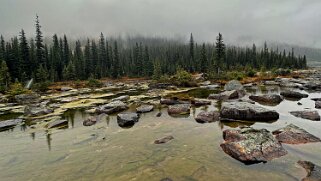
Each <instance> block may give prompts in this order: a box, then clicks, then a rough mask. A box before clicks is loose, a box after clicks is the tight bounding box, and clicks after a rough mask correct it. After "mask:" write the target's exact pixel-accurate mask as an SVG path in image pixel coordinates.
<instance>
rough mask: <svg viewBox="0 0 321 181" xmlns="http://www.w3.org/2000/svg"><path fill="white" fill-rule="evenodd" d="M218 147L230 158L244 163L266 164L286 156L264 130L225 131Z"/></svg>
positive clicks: (278, 144)
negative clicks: (222, 140)
mask: <svg viewBox="0 0 321 181" xmlns="http://www.w3.org/2000/svg"><path fill="white" fill-rule="evenodd" d="M223 138H224V140H225V141H224V142H223V143H222V144H221V145H220V146H221V148H222V149H223V151H224V152H225V153H226V154H228V155H230V156H231V157H233V158H235V159H237V160H239V161H241V162H243V163H245V164H252V163H259V162H267V161H269V160H272V159H274V158H278V157H281V156H283V155H286V154H287V151H286V150H285V149H284V148H283V147H282V145H281V144H280V143H279V142H278V141H277V140H276V139H275V138H274V137H273V135H272V134H271V133H270V132H269V131H268V130H266V129H259V130H257V129H253V128H249V127H247V128H243V129H240V130H225V131H224V132H223Z"/></svg>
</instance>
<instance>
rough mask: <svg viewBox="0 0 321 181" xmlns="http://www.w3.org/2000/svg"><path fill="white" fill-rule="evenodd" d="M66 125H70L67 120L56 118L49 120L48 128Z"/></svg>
mask: <svg viewBox="0 0 321 181" xmlns="http://www.w3.org/2000/svg"><path fill="white" fill-rule="evenodd" d="M65 126H68V121H67V120H55V121H52V122H49V123H48V125H47V128H48V129H51V128H58V127H65Z"/></svg>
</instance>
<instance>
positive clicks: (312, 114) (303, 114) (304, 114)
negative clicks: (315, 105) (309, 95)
mask: <svg viewBox="0 0 321 181" xmlns="http://www.w3.org/2000/svg"><path fill="white" fill-rule="evenodd" d="M290 114H292V115H293V116H295V117H299V118H303V119H309V120H312V121H320V115H319V113H318V112H317V111H291V112H290Z"/></svg>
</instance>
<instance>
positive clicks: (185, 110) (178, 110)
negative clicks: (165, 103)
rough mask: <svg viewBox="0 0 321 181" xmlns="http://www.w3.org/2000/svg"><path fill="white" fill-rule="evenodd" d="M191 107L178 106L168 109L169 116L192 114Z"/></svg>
mask: <svg viewBox="0 0 321 181" xmlns="http://www.w3.org/2000/svg"><path fill="white" fill-rule="evenodd" d="M190 107H191V106H190V105H189V104H176V105H171V106H169V107H168V110H167V111H168V114H169V115H185V114H190Z"/></svg>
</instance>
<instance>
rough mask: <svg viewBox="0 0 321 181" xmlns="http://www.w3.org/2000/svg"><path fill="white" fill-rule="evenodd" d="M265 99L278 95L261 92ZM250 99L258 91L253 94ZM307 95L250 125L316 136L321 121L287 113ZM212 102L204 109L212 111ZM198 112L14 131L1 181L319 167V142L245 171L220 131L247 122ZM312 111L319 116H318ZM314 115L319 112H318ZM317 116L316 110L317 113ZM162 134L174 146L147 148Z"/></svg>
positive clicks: (274, 172) (223, 174)
mask: <svg viewBox="0 0 321 181" xmlns="http://www.w3.org/2000/svg"><path fill="white" fill-rule="evenodd" d="M263 91H264V93H271V92H278V91H279V88H278V87H276V88H273V89H272V88H270V87H269V88H267V89H264V90H263ZM252 93H261V90H260V89H257V90H252ZM314 97H321V94H320V93H310V96H309V98H305V99H302V100H300V102H301V103H302V104H303V105H302V106H299V105H297V102H298V101H293V100H284V101H283V102H282V103H281V104H279V105H277V106H274V107H271V106H264V107H267V108H269V109H275V110H277V111H278V112H279V113H280V119H279V120H278V121H276V122H272V123H262V122H257V123H254V124H253V125H252V126H253V127H255V128H266V129H268V130H270V131H273V130H275V129H278V128H281V127H284V126H286V125H287V124H290V123H293V124H295V125H297V126H299V127H301V128H304V129H305V130H307V131H308V132H310V133H312V134H314V135H316V136H318V137H321V131H320V130H321V122H313V121H309V120H305V119H300V118H296V117H294V116H292V115H290V114H289V113H288V112H289V111H293V110H303V109H305V108H311V109H314V101H312V100H310V98H314ZM214 105H215V103H213V105H211V106H209V107H208V108H207V109H209V110H210V109H216V108H215V106H214ZM202 109H204V108H202V107H201V108H195V109H192V110H191V115H190V116H189V117H181V118H173V117H170V116H169V115H168V114H167V110H166V108H163V109H162V110H161V111H162V113H163V114H162V116H161V117H156V116H155V115H156V114H157V113H158V111H159V110H155V111H154V112H151V113H146V114H143V115H142V116H141V118H140V120H139V122H138V123H137V124H135V126H134V127H132V128H130V129H123V128H120V127H119V126H118V125H117V121H116V117H115V116H110V117H109V118H107V119H104V120H102V121H101V122H99V123H97V124H96V125H94V126H91V127H84V126H82V121H83V120H84V119H85V118H86V117H88V116H90V115H88V114H86V113H84V112H83V111H81V110H74V111H68V112H67V113H66V114H65V116H66V118H67V119H68V121H69V125H68V128H67V129H56V130H51V131H47V130H45V129H43V130H41V129H32V128H30V127H29V126H20V127H16V128H14V129H12V130H8V131H4V132H0V145H1V148H0V180H5V181H7V180H8V181H11V180H12V181H15V180H46V181H49V180H108V181H109V180H116V181H117V180H124V181H127V180H139V181H141V180H148V181H149V180H151V181H153V180H155V181H159V180H161V179H162V178H167V177H168V178H171V179H173V180H187V181H194V180H195V181H196V180H200V181H201V180H204V181H208V180H262V181H263V180H299V179H301V178H302V177H304V176H305V174H306V173H305V171H304V170H303V169H302V168H301V167H300V166H298V165H297V164H296V162H297V161H298V160H309V161H313V162H314V163H315V164H318V165H321V154H320V153H321V144H320V143H313V144H305V145H284V147H285V148H286V149H287V150H288V152H289V153H288V154H287V155H286V156H283V157H281V158H278V159H274V160H272V161H271V162H268V163H265V164H264V163H261V164H254V165H244V164H242V163H241V162H239V161H237V160H235V159H233V158H231V157H230V156H228V155H226V154H225V153H224V152H223V151H222V150H221V148H220V146H219V145H220V143H221V142H222V141H223V139H222V130H224V129H230V128H233V127H237V126H239V125H242V124H248V123H236V122H234V123H222V122H215V123H211V124H199V123H197V122H196V121H195V120H194V117H195V116H196V115H197V114H198V112H200V111H201V110H202ZM318 111H319V110H318ZM319 112H320V111H319ZM320 113H321V112H320ZM167 135H172V136H174V138H175V139H174V140H172V141H170V142H168V143H166V144H163V145H155V144H153V142H154V140H155V139H159V138H162V137H164V136H167Z"/></svg>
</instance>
